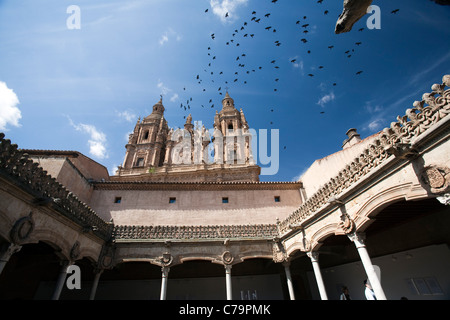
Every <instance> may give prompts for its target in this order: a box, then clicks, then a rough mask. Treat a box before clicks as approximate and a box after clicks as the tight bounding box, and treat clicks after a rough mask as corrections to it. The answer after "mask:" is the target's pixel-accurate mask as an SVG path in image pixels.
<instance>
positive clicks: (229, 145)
mask: <svg viewBox="0 0 450 320" xmlns="http://www.w3.org/2000/svg"><path fill="white" fill-rule="evenodd" d="M222 107H223V108H222V110H221V111H220V112H217V113H216V115H215V118H214V125H213V129H212V130H207V129H206V127H205V126H204V125H202V126H201V127H197V126H196V125H194V124H193V122H192V121H193V120H192V116H191V115H189V116H188V117H187V119H186V123H185V125H184V129H177V130H174V129H173V128H169V127H168V124H167V121H166V120H165V119H164V111H165V108H164V105H163V103H162V99H161V100H160V101H159V102H158V103H157V104H155V105H154V106H153V112H152V114H151V115H149V116H148V117H146V118H144V119H143V120H142V121H141V120H140V119H139V120H138V122H137V124H136V126H135V128H134V131H133V133H132V134H130V137H129V142H128V144H127V145H126V150H127V151H126V155H125V160H124V163H123V165H122V166H121V167H119V168H118V171H117V175H116V176H115V177H112V180H113V181H158V182H180V181H190V182H192V181H199V182H201V181H208V182H210V181H211V182H213V181H219V182H220V181H259V174H260V172H261V170H260V168H259V167H258V166H257V165H256V163H255V161H254V159H253V154H252V148H251V138H252V136H251V134H250V132H249V126H248V123H247V120H246V119H245V115H244V112H243V110H242V109H241V110H240V112H239V111H238V110H237V109H236V108H235V106H234V100H233V99H232V98H231V97H230V95H229V94H228V92H227V93H226V96H225V98H224V99H223V100H222ZM211 154H212V156H211Z"/></svg>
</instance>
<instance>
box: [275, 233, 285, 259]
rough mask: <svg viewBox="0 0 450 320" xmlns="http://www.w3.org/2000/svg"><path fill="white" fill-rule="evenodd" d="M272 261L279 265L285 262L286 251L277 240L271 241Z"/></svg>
mask: <svg viewBox="0 0 450 320" xmlns="http://www.w3.org/2000/svg"><path fill="white" fill-rule="evenodd" d="M273 242H274V243H273V261H274V262H275V263H281V262H284V261H286V260H287V254H286V250H285V249H284V246H283V244H282V243H281V241H280V239H279V238H275V239H274V240H273Z"/></svg>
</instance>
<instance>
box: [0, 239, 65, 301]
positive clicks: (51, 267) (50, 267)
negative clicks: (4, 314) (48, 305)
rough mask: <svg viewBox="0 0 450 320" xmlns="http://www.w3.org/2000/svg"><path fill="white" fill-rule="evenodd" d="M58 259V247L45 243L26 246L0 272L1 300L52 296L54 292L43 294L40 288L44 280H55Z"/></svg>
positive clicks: (58, 266)
mask: <svg viewBox="0 0 450 320" xmlns="http://www.w3.org/2000/svg"><path fill="white" fill-rule="evenodd" d="M59 262H60V258H59V257H58V256H57V255H56V254H55V249H54V248H53V247H51V246H50V245H48V244H46V243H43V242H39V243H36V244H26V245H23V246H22V248H21V249H20V251H19V252H16V253H15V254H13V255H12V256H11V258H10V259H9V261H8V263H7V264H6V266H5V268H4V270H3V272H2V274H0V299H7V300H31V299H39V298H41V299H50V298H51V295H50V296H45V297H42V296H40V294H39V290H40V289H39V287H40V286H41V284H42V283H43V282H45V281H56V279H57V277H58V274H59V270H60V264H59Z"/></svg>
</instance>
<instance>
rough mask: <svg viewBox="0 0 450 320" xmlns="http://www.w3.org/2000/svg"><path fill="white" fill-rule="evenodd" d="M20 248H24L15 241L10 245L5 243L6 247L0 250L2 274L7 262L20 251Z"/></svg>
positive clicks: (0, 270) (0, 269) (0, 271)
mask: <svg viewBox="0 0 450 320" xmlns="http://www.w3.org/2000/svg"><path fill="white" fill-rule="evenodd" d="M20 249H22V246H19V245H17V244H14V243H10V244H9V245H5V247H4V248H1V251H0V274H2V271H3V269H4V268H5V266H6V264H7V263H8V261H9V259H10V258H11V256H12V255H13V254H14V253H16V252H19V251H20Z"/></svg>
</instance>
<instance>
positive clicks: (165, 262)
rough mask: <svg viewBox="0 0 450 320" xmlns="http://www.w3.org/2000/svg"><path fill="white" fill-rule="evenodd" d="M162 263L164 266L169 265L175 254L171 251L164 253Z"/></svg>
mask: <svg viewBox="0 0 450 320" xmlns="http://www.w3.org/2000/svg"><path fill="white" fill-rule="evenodd" d="M160 261H161V264H162V265H163V266H164V267H168V266H170V265H171V264H172V261H173V256H172V255H171V254H170V253H167V252H166V253H163V255H162V258H161V260H160Z"/></svg>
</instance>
